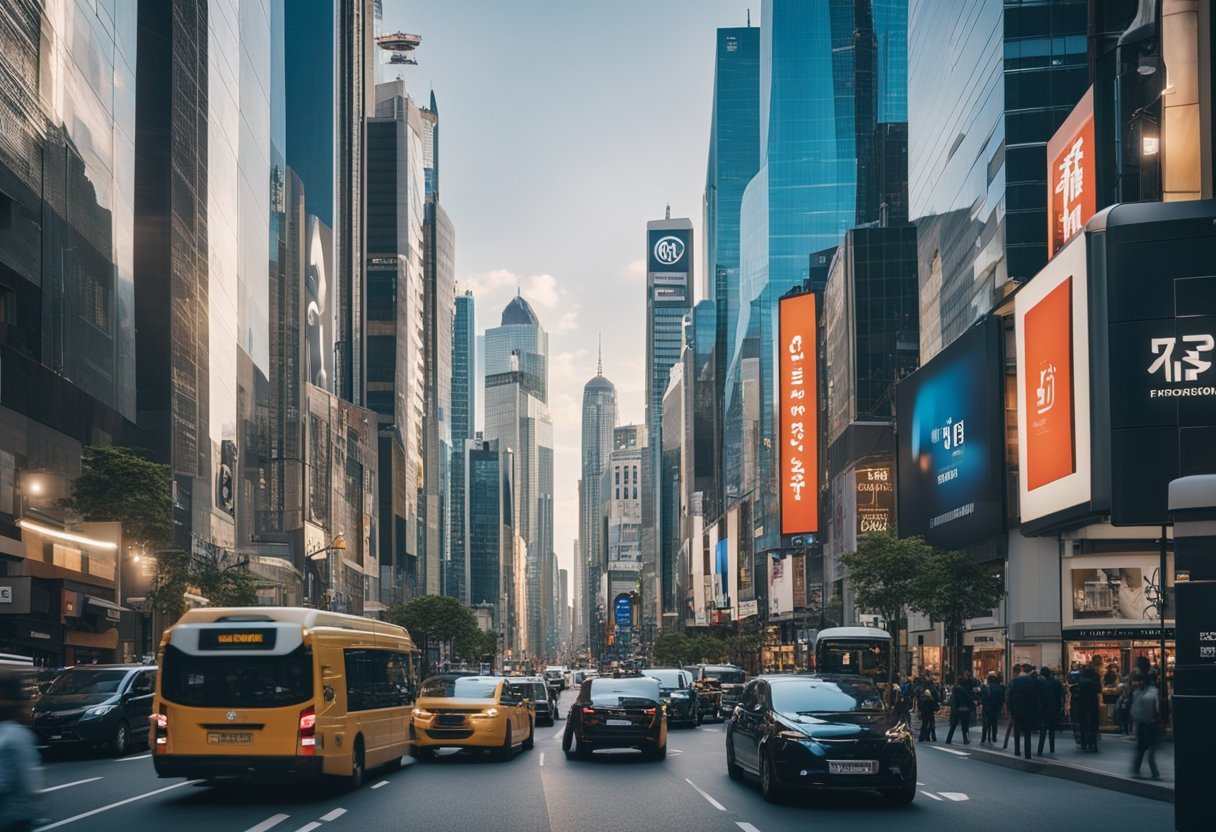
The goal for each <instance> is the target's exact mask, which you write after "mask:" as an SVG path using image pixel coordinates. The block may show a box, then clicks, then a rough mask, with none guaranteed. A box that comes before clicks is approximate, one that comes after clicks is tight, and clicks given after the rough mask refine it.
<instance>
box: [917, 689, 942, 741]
mask: <svg viewBox="0 0 1216 832" xmlns="http://www.w3.org/2000/svg"><path fill="white" fill-rule="evenodd" d="M940 707H941V702H940V700H939V698H938V694H937V689H936V688H935V687H934V686H933V683H932V682H930V681H929V680H927V679H925V680H922V681H921V684H919V685H917V686H916V708H917V712H918V713H919V714H920V741H921V742H937V722H936V720H935V719H934V718H933V715H934V714H936V713H937V709H938V708H940Z"/></svg>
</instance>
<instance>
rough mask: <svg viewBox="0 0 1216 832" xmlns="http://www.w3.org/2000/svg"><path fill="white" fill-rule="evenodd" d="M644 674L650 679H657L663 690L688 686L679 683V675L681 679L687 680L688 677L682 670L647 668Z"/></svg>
mask: <svg viewBox="0 0 1216 832" xmlns="http://www.w3.org/2000/svg"><path fill="white" fill-rule="evenodd" d="M646 675H647V676H649V677H651V678H652V679H658V680H659V685H660V687H662V688H663V690H676V689H678V688H683V687H688V686H687V685H682V684H680V682H681V677H683V681H687V679H688V676H687V675H686V674H685V673H684V671H683V670H667V669H662V670H647V671H646Z"/></svg>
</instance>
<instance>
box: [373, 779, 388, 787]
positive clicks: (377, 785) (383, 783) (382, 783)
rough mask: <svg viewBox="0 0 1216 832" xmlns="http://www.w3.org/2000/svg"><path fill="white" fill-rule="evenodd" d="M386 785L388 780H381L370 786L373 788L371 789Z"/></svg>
mask: <svg viewBox="0 0 1216 832" xmlns="http://www.w3.org/2000/svg"><path fill="white" fill-rule="evenodd" d="M387 785H388V781H387V780H381V781H380V782H379V783H377V784H376V785H374V786H372V788H373V789H379V788H383V787H384V786H387Z"/></svg>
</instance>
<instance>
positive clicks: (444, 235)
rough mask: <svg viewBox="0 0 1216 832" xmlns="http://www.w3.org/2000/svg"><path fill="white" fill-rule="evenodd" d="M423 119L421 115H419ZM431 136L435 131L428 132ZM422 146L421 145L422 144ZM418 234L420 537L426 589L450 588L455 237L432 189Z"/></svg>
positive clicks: (436, 591)
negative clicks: (420, 248)
mask: <svg viewBox="0 0 1216 832" xmlns="http://www.w3.org/2000/svg"><path fill="white" fill-rule="evenodd" d="M424 120H425V119H424ZM431 135H432V136H433V137H434V136H437V135H438V132H437V131H431ZM424 147H425V145H424ZM425 217H426V218H425V223H424V229H423V231H424V234H423V238H424V241H425V247H424V254H423V263H424V276H425V279H424V281H423V293H422V294H423V304H424V309H425V311H424V318H423V339H424V340H423V354H424V360H423V366H424V368H425V375H424V378H425V380H426V390H425V394H424V395H425V400H426V406H425V415H424V416H423V448H424V459H425V463H424V467H423V470H424V477H423V484H422V487H423V494H422V495H421V496H420V498H419V507H420V510H421V511H422V519H423V528H424V530H425V536H424V539H423V544H422V552H423V553H424V555H425V560H426V563H425V574H426V583H425V587H426V592H427V593H432V594H433V593H438V592H440V591H441V590H442V591H444V592H446V594H449V595H454V594H455V592H453V591H451V590H448V589H446V588H445V587H444V586H443V581H442V577H443V571H444V569H445V567H446V566H447V565H448V564H447V561H448V527H449V522H450V521H449V520H448V516H447V515H448V490H449V489H448V477H449V472H450V469H451V460H452V434H451V425H450V421H449V420H450V415H451V401H452V309H453V306H452V304H453V302H454V300H455V296H456V272H455V253H456V239H455V230H454V229H453V227H452V221H451V220H450V219H449V218H448V215H447V212H446V211H444V210H443V206H442V205H441V204H440V203H439V195H438V193H433V194H431V195H429V196H428V197H427V200H426V215H425Z"/></svg>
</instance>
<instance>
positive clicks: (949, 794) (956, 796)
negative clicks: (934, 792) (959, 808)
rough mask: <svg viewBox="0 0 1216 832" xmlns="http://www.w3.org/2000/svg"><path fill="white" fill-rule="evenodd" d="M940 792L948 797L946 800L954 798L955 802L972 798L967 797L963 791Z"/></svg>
mask: <svg viewBox="0 0 1216 832" xmlns="http://www.w3.org/2000/svg"><path fill="white" fill-rule="evenodd" d="M938 794H940V795H941V796H942V797H944V798H946V800H953V801H954V802H955V803H961V802H962V801H964V800H970V799H971V798H969V797H967V795H965V794H963V793H962V792H938Z"/></svg>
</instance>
